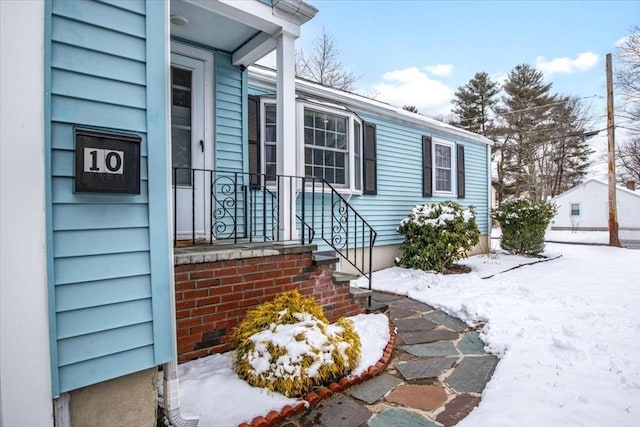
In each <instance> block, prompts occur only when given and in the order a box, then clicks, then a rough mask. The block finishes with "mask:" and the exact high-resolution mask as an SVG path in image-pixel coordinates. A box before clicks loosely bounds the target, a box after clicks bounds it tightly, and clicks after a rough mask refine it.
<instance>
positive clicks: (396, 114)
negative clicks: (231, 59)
mask: <svg viewBox="0 0 640 427" xmlns="http://www.w3.org/2000/svg"><path fill="white" fill-rule="evenodd" d="M249 79H251V80H254V81H259V82H263V83H268V84H269V85H273V84H274V83H275V80H276V71H275V70H273V69H271V68H268V67H264V66H261V65H252V66H250V67H249ZM298 90H300V91H303V92H305V93H308V94H311V95H315V96H320V97H324V98H325V99H326V98H329V99H331V100H334V101H338V102H341V103H343V104H347V105H350V106H352V107H355V108H358V109H362V110H364V111H367V112H370V113H374V114H378V115H383V116H386V117H389V118H392V119H395V120H400V121H403V122H406V123H410V124H413V125H417V126H423V127H427V128H429V129H430V130H432V131H436V132H438V131H439V132H443V133H447V134H453V135H455V136H458V137H460V138H463V139H465V140H466V141H473V142H479V143H482V144H487V145H493V141H492V140H490V139H489V138H486V137H484V136H482V135H479V134H477V133H473V132H470V131H468V130H465V129H461V128H458V127H455V126H452V125H449V124H447V123H443V122H441V121H439V120H435V119H432V118H430V117H426V116H423V115H420V114H416V113H412V112H410V111H407V110H405V109H403V108H400V107H396V106H393V105H391V104H388V103H386V102H382V101H378V100H376V99H372V98H368V97H366V96H363V95H358V94H355V93H352V92H347V91H344V90H339V89H335V88H331V87H328V86H324V85H321V84H319V83H315V82H312V81H309V80H305V79H302V78H300V77H296V91H298Z"/></svg>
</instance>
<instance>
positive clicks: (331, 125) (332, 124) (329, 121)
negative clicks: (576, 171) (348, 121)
mask: <svg viewBox="0 0 640 427" xmlns="http://www.w3.org/2000/svg"><path fill="white" fill-rule="evenodd" d="M325 123H326V125H327V130H330V131H332V132H333V131H335V130H336V119H335V118H330V117H327V116H325Z"/></svg>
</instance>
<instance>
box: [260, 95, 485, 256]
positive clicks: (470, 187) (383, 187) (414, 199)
mask: <svg viewBox="0 0 640 427" xmlns="http://www.w3.org/2000/svg"><path fill="white" fill-rule="evenodd" d="M248 93H249V94H251V95H258V96H273V91H272V90H269V89H267V88H264V87H259V86H251V87H249V89H248ZM303 95H304V94H303ZM327 101H329V102H334V103H335V101H332V100H331V99H330V98H329V97H328V98H327ZM351 110H352V111H355V113H357V114H358V116H359V117H361V118H362V119H363V120H365V121H367V122H370V123H373V124H375V125H376V138H377V172H378V176H377V180H378V188H377V193H378V194H377V195H345V198H346V199H347V200H348V202H349V203H350V204H351V205H352V206H353V207H354V208H355V210H356V211H357V212H358V213H359V214H360V215H361V216H362V217H363V218H364V219H365V220H366V221H367V222H368V223H369V224H370V225H371V226H372V227H373V228H374V230H375V231H376V232H377V238H376V242H375V244H376V246H382V245H390V244H399V243H402V241H403V237H402V236H401V235H400V234H398V233H397V231H396V230H397V227H398V225H399V224H400V221H402V219H404V218H405V217H406V216H407V214H408V213H409V211H410V210H411V209H412V208H413V207H414V206H415V205H417V204H424V203H432V202H439V201H444V200H453V201H455V202H457V203H460V204H462V205H463V206H473V207H474V208H475V211H476V222H477V223H478V227H479V229H480V232H481V234H488V230H489V206H488V200H489V193H488V191H489V188H488V169H487V168H488V158H487V157H488V150H487V146H486V145H485V144H482V143H478V142H471V141H467V140H464V139H461V138H458V137H453V136H452V135H450V134H446V133H444V132H434V131H433V130H432V129H430V128H429V127H428V126H427V125H425V126H424V127H421V126H419V125H415V124H407V123H403V122H400V121H399V120H398V121H394V120H392V119H390V118H387V117H382V116H378V115H375V114H374V113H371V112H362V111H358V109H355V108H353V107H352V108H351ZM298 125H299V124H298ZM423 136H431V137H432V138H434V139H439V140H443V141H447V142H450V143H452V144H456V145H463V146H464V149H465V188H466V195H465V196H466V197H465V198H463V199H458V198H457V196H455V195H453V196H449V197H446V196H434V197H429V198H425V197H423V196H422V166H423V165H422V137H423ZM298 143H299V144H302V141H298ZM398 165H402V167H398ZM311 196H312V195H311V193H307V194H306V195H305V197H306V199H305V204H306V206H307V210H306V212H311V211H312V209H311V200H312V197H311ZM301 199H302V196H301V195H300V194H298V199H297V203H298V212H300V205H301V203H302V200H301ZM321 200H322V197H318V195H317V194H316V198H315V203H316V211H318V210H319V209H320V208H319V207H318V205H319V203H321ZM325 204H331V200H329V197H328V196H325ZM312 221H314V222H315V225H314V228H315V229H316V240H315V241H314V243H317V244H318V247H319V249H320V250H326V249H329V247H328V246H327V245H326V244H324V243H323V242H322V241H321V240H319V239H318V236H319V235H320V233H321V229H322V218H321V217H320V215H315V216H314V217H313V218H310V217H307V218H305V222H306V224H308V225H311V223H312ZM349 221H350V223H352V224H354V223H355V222H354V219H353V218H350V219H349ZM331 227H332V223H331V216H329V215H325V218H324V230H325V233H326V234H327V235H330V230H331ZM351 227H352V230H353V226H351ZM300 228H301V225H300V224H298V229H299V230H300ZM358 233H359V235H358V236H357V238H354V239H352V240H351V241H349V242H348V244H349V247H350V248H352V247H353V245H355V246H358V247H359V246H362V237H363V233H362V232H360V230H359V231H358ZM364 239H365V245H367V244H368V240H367V239H368V235H365V236H364ZM345 244H346V243H345Z"/></svg>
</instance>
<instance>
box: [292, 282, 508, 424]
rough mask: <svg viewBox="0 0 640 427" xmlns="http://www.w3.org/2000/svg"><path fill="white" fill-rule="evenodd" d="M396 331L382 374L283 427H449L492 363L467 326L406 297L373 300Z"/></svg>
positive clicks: (471, 401) (470, 403)
mask: <svg viewBox="0 0 640 427" xmlns="http://www.w3.org/2000/svg"><path fill="white" fill-rule="evenodd" d="M372 298H373V300H374V301H376V302H382V303H384V304H388V306H389V310H388V312H387V314H388V315H389V317H390V318H391V320H392V321H393V323H394V325H395V327H396V331H397V334H396V340H395V347H394V351H393V355H392V357H391V359H390V361H389V364H388V365H387V367H386V369H385V371H384V372H383V373H382V374H380V375H378V376H376V377H374V378H372V379H370V380H368V381H366V382H364V383H362V384H359V385H356V386H353V387H350V388H348V389H346V390H343V391H342V392H340V393H336V394H334V395H333V396H331V397H329V398H328V399H326V400H324V401H322V402H320V403H318V404H317V405H316V406H315V407H314V408H312V409H311V410H310V411H307V412H305V413H302V414H300V415H298V416H296V417H294V418H291V419H287V420H286V421H284V423H282V424H281V425H282V426H283V427H311V426H326V427H329V426H331V427H335V426H339V427H348V426H353V427H362V426H368V427H388V426H407V427H449V426H453V425H455V424H457V423H458V422H459V421H460V420H462V419H463V418H464V417H466V416H467V415H468V414H469V412H471V410H472V409H473V408H474V407H475V406H477V405H478V403H479V402H480V395H481V393H482V391H483V390H484V388H485V386H486V384H487V382H488V381H489V380H490V379H491V376H492V375H493V371H494V370H495V367H496V365H497V363H498V359H497V358H496V357H495V356H491V355H487V354H485V352H484V345H483V343H482V341H481V340H480V337H479V334H478V332H477V331H475V330H471V329H470V328H469V327H467V325H466V324H464V323H463V322H461V321H460V320H458V319H455V318H453V317H450V316H448V315H447V314H445V313H443V312H441V311H438V310H435V309H434V308H432V307H430V306H428V305H426V304H422V303H420V302H417V301H414V300H411V299H409V298H406V297H402V296H397V295H389V294H382V293H374V295H373V297H372Z"/></svg>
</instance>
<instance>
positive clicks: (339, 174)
mask: <svg viewBox="0 0 640 427" xmlns="http://www.w3.org/2000/svg"><path fill="white" fill-rule="evenodd" d="M334 183H336V184H345V180H344V169H336V180H335V181H334Z"/></svg>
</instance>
